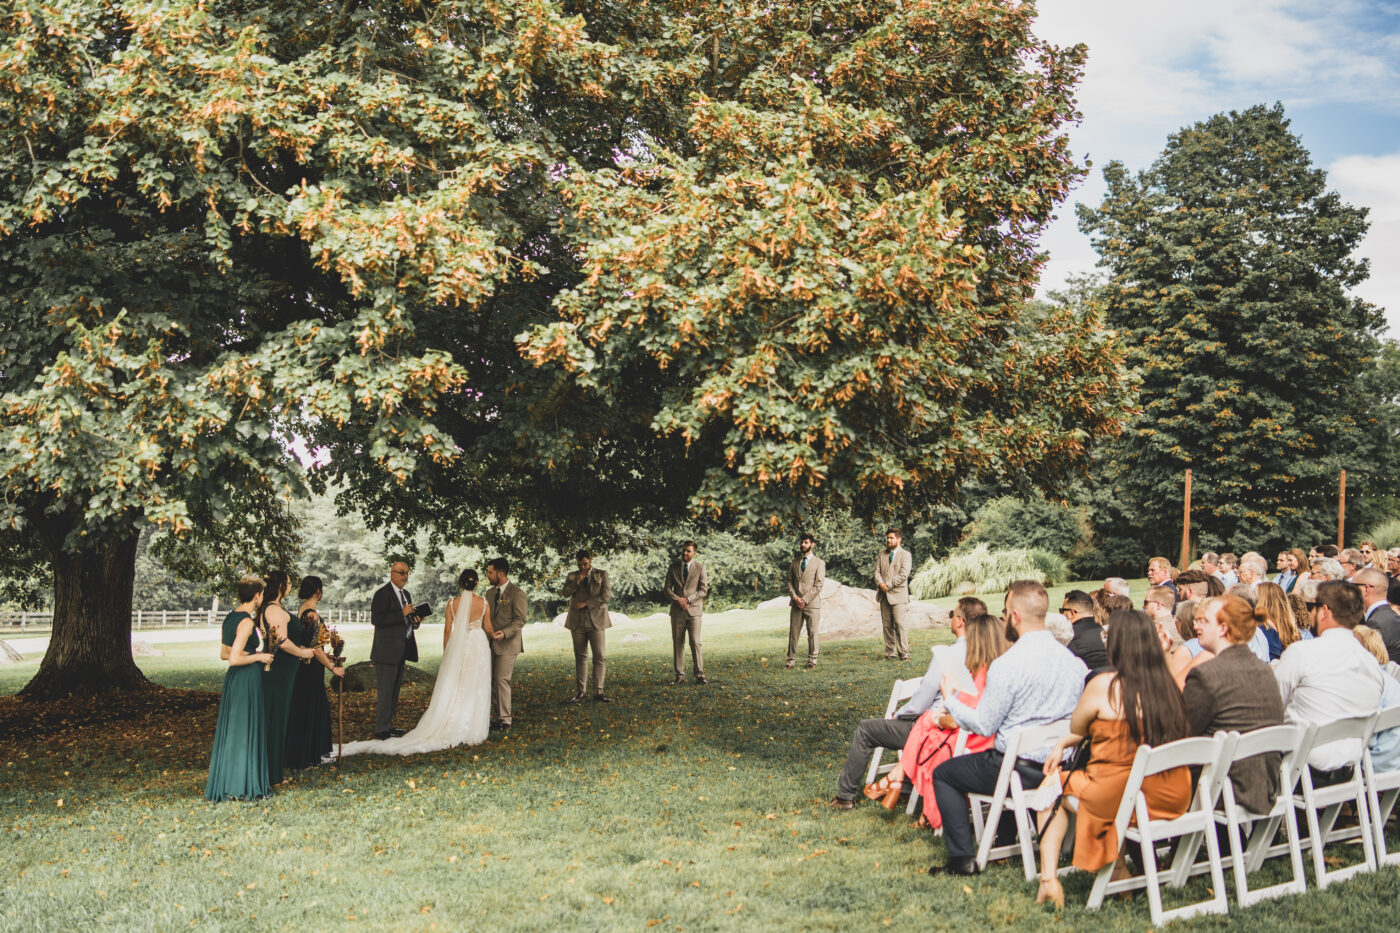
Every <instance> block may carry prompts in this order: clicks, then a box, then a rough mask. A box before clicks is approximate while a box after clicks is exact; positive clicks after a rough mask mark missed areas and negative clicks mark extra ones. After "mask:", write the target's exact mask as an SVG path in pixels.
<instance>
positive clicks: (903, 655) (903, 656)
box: [899, 654, 909, 661]
mask: <svg viewBox="0 0 1400 933" xmlns="http://www.w3.org/2000/svg"><path fill="white" fill-rule="evenodd" d="M899 659H900V660H901V661H908V660H909V655H907V654H901V655H900V656H899Z"/></svg>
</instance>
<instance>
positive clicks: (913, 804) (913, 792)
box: [904, 782, 919, 816]
mask: <svg viewBox="0 0 1400 933" xmlns="http://www.w3.org/2000/svg"><path fill="white" fill-rule="evenodd" d="M918 806H919V789H918V788H917V787H914V786H913V782H910V787H909V806H907V807H905V808H904V815H905V816H913V815H914V811H915V810H916V809H918Z"/></svg>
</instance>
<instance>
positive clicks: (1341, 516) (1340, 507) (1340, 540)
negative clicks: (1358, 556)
mask: <svg viewBox="0 0 1400 933" xmlns="http://www.w3.org/2000/svg"><path fill="white" fill-rule="evenodd" d="M1346 530H1347V471H1346V470H1343V471H1342V479H1341V483H1340V484H1339V485H1338V486H1337V550H1341V549H1342V548H1343V547H1345V546H1346Z"/></svg>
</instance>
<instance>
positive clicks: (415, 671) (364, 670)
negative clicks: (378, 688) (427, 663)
mask: <svg viewBox="0 0 1400 933" xmlns="http://www.w3.org/2000/svg"><path fill="white" fill-rule="evenodd" d="M332 679H334V678H332ZM433 679H434V678H433V675H432V674H429V673H428V672H427V671H424V670H421V669H419V668H416V667H414V666H413V665H412V664H405V665H404V666H403V682H404V683H406V684H421V683H428V684H430V683H432V682H433ZM375 682H376V681H375V676H374V662H373V661H361V662H359V663H358V664H351V665H350V666H349V667H347V668H346V669H345V692H346V693H361V692H363V691H365V690H373V689H374V688H375Z"/></svg>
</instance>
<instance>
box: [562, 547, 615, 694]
mask: <svg viewBox="0 0 1400 933" xmlns="http://www.w3.org/2000/svg"><path fill="white" fill-rule="evenodd" d="M575 557H576V559H577V560H578V570H577V571H575V572H574V573H571V574H569V575H568V577H566V578H565V580H564V586H563V588H562V589H561V590H560V593H561V594H562V595H563V596H565V597H567V598H568V600H569V614H568V615H567V616H566V617H565V619H564V628H566V629H568V630H569V632H570V634H572V635H573V637H574V681H575V683H576V684H577V686H578V689H577V690H576V691H574V695H573V696H572V697H571V698H570V699H569V702H570V703H582V702H583V700H584V696H585V694H586V693H587V691H588V652H589V649H592V651H593V691H594V693H593V701H594V702H595V703H611V702H612V699H611V698H610V697H609V696H608V695H607V694H605V693H604V692H603V680H604V678H605V677H606V675H607V671H608V660H607V656H606V655H607V631H608V629H609V628H611V627H612V618H611V617H610V616H609V615H608V600H609V599H611V598H612V587H610V586H609V585H608V572H607V571H606V570H598V569H596V568H595V567H594V566H593V555H592V554H590V553H589V552H587V551H579V552H578V554H577V555H575Z"/></svg>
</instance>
